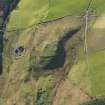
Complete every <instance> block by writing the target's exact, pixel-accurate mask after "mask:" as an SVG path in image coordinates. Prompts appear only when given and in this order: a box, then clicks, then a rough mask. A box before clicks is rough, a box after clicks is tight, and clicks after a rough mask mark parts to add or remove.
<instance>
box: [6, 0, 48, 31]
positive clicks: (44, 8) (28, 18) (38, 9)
mask: <svg viewBox="0 0 105 105" xmlns="http://www.w3.org/2000/svg"><path fill="white" fill-rule="evenodd" d="M48 7H49V2H48V0H43V1H42V0H29V1H28V0H27V1H26V0H21V1H20V3H19V5H18V7H17V9H16V10H14V11H13V12H12V13H11V17H10V21H9V24H8V27H7V28H8V29H14V28H23V27H27V26H29V25H32V24H34V23H37V22H39V21H41V20H43V18H45V17H46V16H47V13H48Z"/></svg>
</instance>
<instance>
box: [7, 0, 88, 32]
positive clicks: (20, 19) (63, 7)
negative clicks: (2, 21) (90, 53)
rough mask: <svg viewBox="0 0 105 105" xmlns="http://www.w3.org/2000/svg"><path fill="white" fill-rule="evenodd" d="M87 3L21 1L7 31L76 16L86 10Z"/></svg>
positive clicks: (78, 0)
mask: <svg viewBox="0 0 105 105" xmlns="http://www.w3.org/2000/svg"><path fill="white" fill-rule="evenodd" d="M88 2H89V0H81V1H80V0H70V1H69V0H51V1H50V2H49V0H43V1H42V0H30V1H27V2H26V0H21V1H20V3H19V5H18V7H17V9H16V10H14V11H13V12H12V14H11V17H10V22H9V24H8V30H9V29H14V28H23V27H27V26H30V25H32V24H36V23H38V22H40V21H47V20H52V19H54V18H58V17H62V16H65V15H77V14H79V13H81V12H82V11H84V10H85V9H86V7H87V5H88ZM78 4H79V5H78ZM30 5H31V6H30Z"/></svg>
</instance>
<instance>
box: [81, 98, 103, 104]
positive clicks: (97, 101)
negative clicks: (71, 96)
mask: <svg viewBox="0 0 105 105" xmlns="http://www.w3.org/2000/svg"><path fill="white" fill-rule="evenodd" d="M81 105H105V99H95V100H91V101H89V102H86V103H83V104H81Z"/></svg>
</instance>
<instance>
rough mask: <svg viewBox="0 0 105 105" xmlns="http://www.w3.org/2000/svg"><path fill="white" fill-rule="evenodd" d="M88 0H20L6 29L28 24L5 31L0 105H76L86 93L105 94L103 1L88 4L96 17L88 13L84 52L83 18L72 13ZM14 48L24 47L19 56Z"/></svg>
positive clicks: (93, 94) (104, 16)
mask: <svg viewBox="0 0 105 105" xmlns="http://www.w3.org/2000/svg"><path fill="white" fill-rule="evenodd" d="M89 1H90V0H27V1H26V0H20V2H19V4H18V6H17V7H16V9H15V10H14V11H13V12H12V13H11V15H10V17H9V21H8V24H7V30H13V29H21V28H25V27H27V28H26V29H25V30H14V31H6V32H5V34H4V52H3V74H2V77H3V83H2V82H1V81H2V79H1V78H0V96H1V98H0V104H1V105H17V104H19V105H49V104H51V105H78V104H80V103H82V102H84V101H87V100H89V99H90V96H93V97H94V96H99V95H100V96H104V95H105V84H104V83H105V71H104V70H105V52H104V45H105V37H104V36H105V15H104V12H105V9H104V8H105V3H104V0H93V3H92V6H91V8H90V10H92V9H94V10H95V15H98V17H91V16H90V17H89V21H90V22H89V24H88V26H89V27H88V28H89V29H88V32H87V45H88V46H87V47H88V52H87V54H86V53H85V52H84V37H83V34H84V28H85V27H84V25H85V23H84V22H85V21H84V18H82V17H81V18H80V17H75V16H76V15H80V14H81V13H83V12H84V11H85V10H86V8H87V7H88V4H89ZM66 15H73V16H72V17H71V16H66ZM62 16H66V17H64V18H62V19H58V20H54V21H52V22H48V23H43V24H39V25H33V24H37V23H39V22H42V21H48V20H53V19H55V18H58V17H62ZM31 25H33V26H32V27H29V26H31ZM19 47H22V48H23V50H24V51H23V52H22V53H21V54H20V55H19V54H17V53H16V50H17V49H18V48H19ZM1 84H2V85H1ZM75 100H76V102H75Z"/></svg>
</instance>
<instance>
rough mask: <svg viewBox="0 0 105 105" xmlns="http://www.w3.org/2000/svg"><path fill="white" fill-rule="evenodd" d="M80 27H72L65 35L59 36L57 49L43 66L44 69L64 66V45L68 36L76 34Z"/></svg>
mask: <svg viewBox="0 0 105 105" xmlns="http://www.w3.org/2000/svg"><path fill="white" fill-rule="evenodd" d="M80 28H81V27H79V28H77V29H73V30H72V31H69V32H67V33H65V36H64V37H63V38H61V39H60V40H59V42H58V46H57V51H56V54H55V56H52V57H51V60H50V61H49V63H48V64H47V65H45V66H44V67H43V69H46V70H47V69H58V68H61V67H63V66H64V63H65V57H66V51H65V48H64V45H65V43H66V42H67V41H68V40H69V39H70V38H72V36H73V35H74V34H76V33H77V32H78V31H79V30H80ZM46 58H48V57H46Z"/></svg>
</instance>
